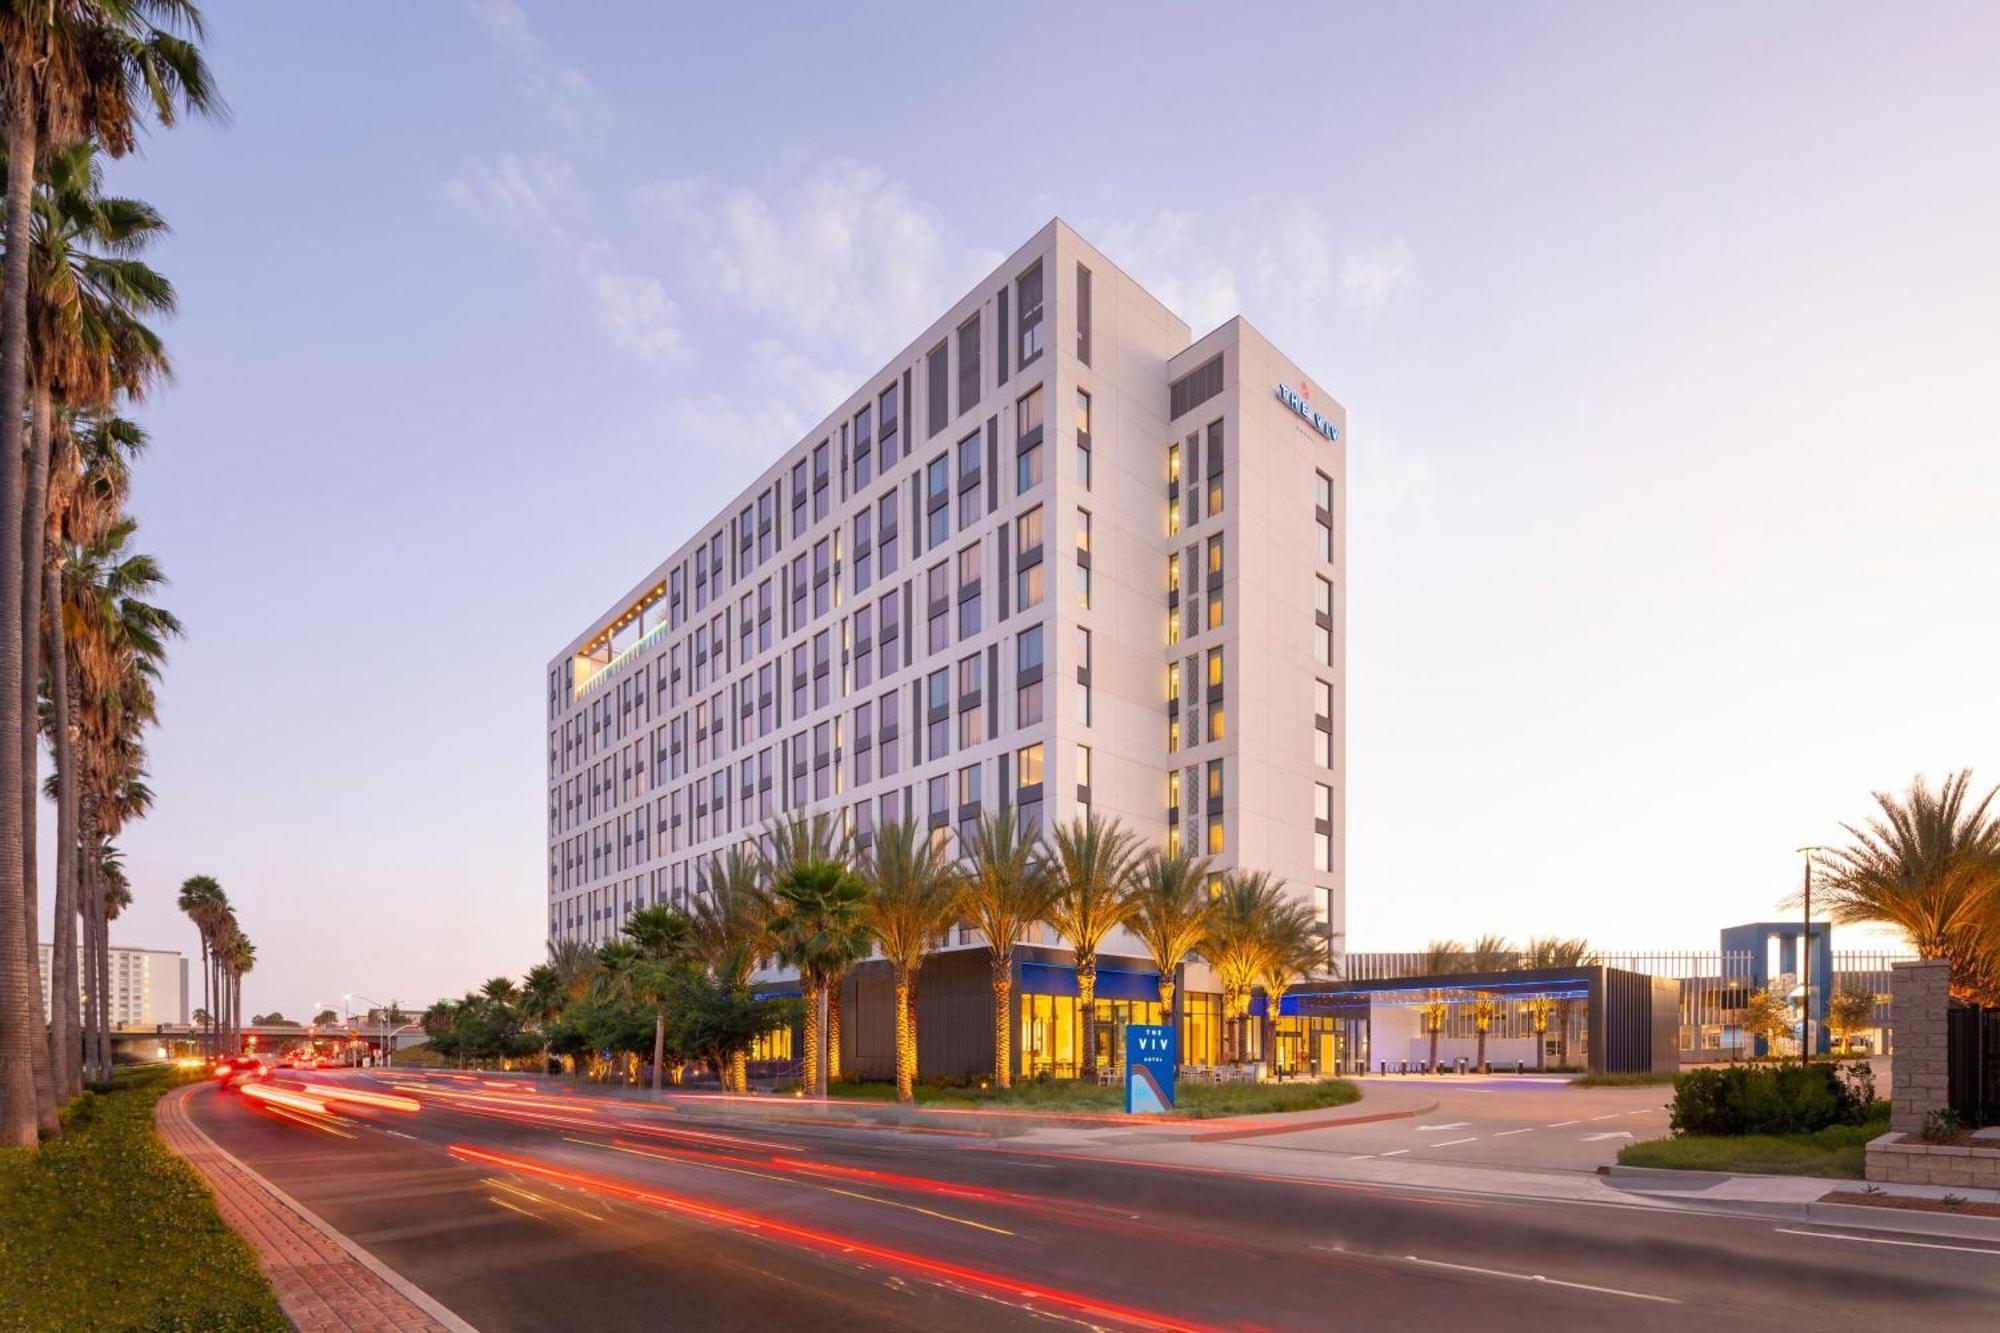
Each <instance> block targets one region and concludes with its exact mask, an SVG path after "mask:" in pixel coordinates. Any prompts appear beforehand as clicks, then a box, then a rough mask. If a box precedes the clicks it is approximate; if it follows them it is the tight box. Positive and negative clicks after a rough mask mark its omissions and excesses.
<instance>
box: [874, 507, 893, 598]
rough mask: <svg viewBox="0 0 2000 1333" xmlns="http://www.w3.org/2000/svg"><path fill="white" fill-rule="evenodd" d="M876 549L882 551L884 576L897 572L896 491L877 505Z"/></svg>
mask: <svg viewBox="0 0 2000 1333" xmlns="http://www.w3.org/2000/svg"><path fill="white" fill-rule="evenodd" d="M875 549H876V550H877V551H879V552H880V553H881V562H882V577H883V578H885V579H886V578H888V577H889V576H890V575H891V574H893V573H895V572H896V493H895V492H894V491H891V492H889V493H888V494H887V495H885V496H883V497H882V498H881V499H880V500H879V501H877V502H876V505H875Z"/></svg>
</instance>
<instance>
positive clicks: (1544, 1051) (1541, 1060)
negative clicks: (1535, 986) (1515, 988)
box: [1522, 995, 1556, 1073]
mask: <svg viewBox="0 0 2000 1333" xmlns="http://www.w3.org/2000/svg"><path fill="white" fill-rule="evenodd" d="M1522 1003H1523V1004H1524V1005H1526V1006H1527V1010H1528V1022H1529V1023H1530V1025H1532V1026H1533V1028H1534V1031H1535V1071H1536V1072H1537V1073H1540V1072H1541V1071H1542V1070H1544V1069H1546V1068H1548V1064H1549V1059H1548V1056H1549V1042H1548V1035H1549V1016H1550V1015H1552V1014H1553V1013H1555V1011H1556V1002H1555V1001H1554V1000H1552V999H1550V998H1549V997H1548V996H1546V995H1530V996H1529V997H1528V998H1527V999H1526V1000H1524V1001H1522Z"/></svg>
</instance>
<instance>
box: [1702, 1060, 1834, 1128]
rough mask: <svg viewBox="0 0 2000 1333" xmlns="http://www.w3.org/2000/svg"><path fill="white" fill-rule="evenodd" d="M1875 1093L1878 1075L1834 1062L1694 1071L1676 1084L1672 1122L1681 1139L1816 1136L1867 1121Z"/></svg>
mask: <svg viewBox="0 0 2000 1333" xmlns="http://www.w3.org/2000/svg"><path fill="white" fill-rule="evenodd" d="M1872 1091H1873V1079H1872V1077H1870V1078H1868V1079H1866V1080H1864V1079H1862V1078H1859V1077H1853V1078H1843V1077H1842V1076H1841V1071H1840V1070H1839V1069H1837V1068H1836V1067H1835V1066H1833V1065H1830V1064H1813V1065H1806V1066H1804V1067H1801V1066H1798V1065H1785V1066H1781V1067H1770V1066H1765V1067H1762V1068H1750V1067H1748V1066H1743V1065H1732V1066H1730V1067H1728V1068H1722V1069H1692V1070H1689V1071H1688V1072H1687V1073H1685V1074H1682V1075H1680V1076H1679V1077H1678V1078H1676V1079H1675V1080H1674V1100H1673V1106H1672V1116H1671V1119H1670V1121H1669V1123H1670V1125H1671V1127H1672V1129H1673V1132H1674V1133H1675V1134H1677V1135H1686V1134H1709V1135H1712V1134H1721V1135H1734V1134H1811V1133H1814V1132H1816V1131H1818V1130H1822V1129H1826V1128H1829V1127H1831V1126H1834V1125H1858V1124H1860V1123H1862V1121H1864V1120H1865V1119H1867V1115H1868V1107H1869V1104H1870V1102H1871V1101H1872V1100H1873V1099H1872V1097H1871V1096H1870V1095H1869V1094H1870V1093H1872Z"/></svg>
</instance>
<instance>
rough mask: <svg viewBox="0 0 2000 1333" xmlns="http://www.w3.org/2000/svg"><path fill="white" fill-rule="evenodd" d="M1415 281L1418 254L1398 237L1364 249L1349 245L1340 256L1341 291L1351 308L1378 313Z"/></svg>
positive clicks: (1363, 312)
mask: <svg viewBox="0 0 2000 1333" xmlns="http://www.w3.org/2000/svg"><path fill="white" fill-rule="evenodd" d="M1416 280H1417V257H1416V256H1415V255H1413V254H1411V253H1410V247H1409V245H1408V244H1407V243H1406V242H1405V241H1404V240H1403V238H1402V237H1400V236H1398V237H1396V238H1394V239H1393V240H1389V241H1385V242H1383V243H1381V244H1379V245H1374V246H1369V247H1365V248H1349V249H1348V250H1346V251H1344V252H1342V254H1341V257H1340V294H1341V299H1343V300H1344V301H1346V302H1347V304H1348V306H1349V307H1350V308H1351V309H1354V310H1357V311H1359V312H1360V313H1362V314H1364V315H1375V314H1380V313H1381V312H1382V310H1383V309H1384V308H1385V307H1387V306H1388V304H1389V303H1390V302H1391V301H1393V300H1394V299H1395V298H1396V296H1397V295H1398V294H1399V293H1401V292H1402V291H1403V290H1405V289H1406V288H1408V287H1409V286H1410V285H1411V284H1412V283H1414V282H1415V281H1416Z"/></svg>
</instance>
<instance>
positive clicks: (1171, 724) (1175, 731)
mask: <svg viewBox="0 0 2000 1333" xmlns="http://www.w3.org/2000/svg"><path fill="white" fill-rule="evenodd" d="M1180 748H1181V720H1180V718H1178V717H1169V718H1168V719H1167V753H1168V754H1178V753H1179V752H1180Z"/></svg>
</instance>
